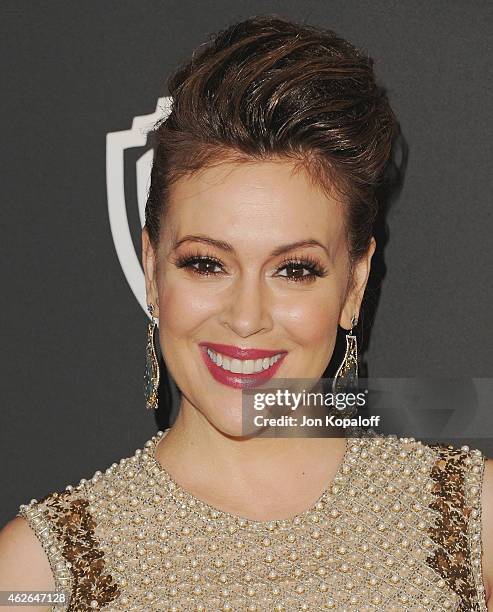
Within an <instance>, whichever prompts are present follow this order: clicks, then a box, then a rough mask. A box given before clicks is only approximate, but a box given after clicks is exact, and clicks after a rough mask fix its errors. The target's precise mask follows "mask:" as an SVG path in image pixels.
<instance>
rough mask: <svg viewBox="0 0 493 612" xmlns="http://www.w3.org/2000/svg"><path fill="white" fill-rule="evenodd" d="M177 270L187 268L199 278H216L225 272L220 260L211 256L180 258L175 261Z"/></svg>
mask: <svg viewBox="0 0 493 612" xmlns="http://www.w3.org/2000/svg"><path fill="white" fill-rule="evenodd" d="M175 265H176V267H177V268H187V269H188V270H190V271H191V272H192V273H193V274H197V275H199V276H216V275H217V274H219V273H220V272H221V271H223V269H224V268H223V265H222V263H221V262H220V261H219V259H217V258H215V257H212V256H209V255H206V256H204V255H188V256H183V257H179V258H178V259H177V260H176V261H175Z"/></svg>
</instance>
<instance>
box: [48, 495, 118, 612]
mask: <svg viewBox="0 0 493 612" xmlns="http://www.w3.org/2000/svg"><path fill="white" fill-rule="evenodd" d="M38 505H39V507H40V508H42V509H43V513H44V514H45V516H46V519H47V520H48V522H49V523H50V525H51V529H52V532H53V533H54V534H55V536H56V539H57V541H58V543H59V545H60V546H61V552H62V554H63V557H64V559H65V560H66V564H65V567H68V568H70V572H71V578H72V580H71V599H70V604H69V606H68V608H66V609H67V612H72V611H74V612H75V611H77V612H82V611H86V610H95V609H96V610H99V609H101V608H102V607H103V606H104V605H105V604H108V603H110V602H112V601H114V600H115V599H116V598H117V597H118V595H119V594H120V593H119V590H118V586H117V585H116V584H115V582H114V581H113V578H112V576H111V575H110V574H108V573H106V572H105V559H104V553H103V551H102V550H101V549H100V547H99V543H98V541H97V539H95V537H94V530H95V521H94V519H93V517H92V515H91V513H90V512H89V511H88V509H87V507H88V505H89V502H88V501H87V500H86V499H83V498H79V499H73V495H72V494H71V491H63V492H62V493H58V492H55V493H51V494H49V495H47V496H45V497H44V498H43V499H41V500H40V501H39V502H38Z"/></svg>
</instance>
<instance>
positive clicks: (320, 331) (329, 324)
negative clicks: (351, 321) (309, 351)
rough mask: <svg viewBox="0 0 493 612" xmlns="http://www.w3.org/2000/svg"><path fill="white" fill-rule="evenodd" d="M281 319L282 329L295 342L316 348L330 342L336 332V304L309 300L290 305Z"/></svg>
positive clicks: (337, 313)
mask: <svg viewBox="0 0 493 612" xmlns="http://www.w3.org/2000/svg"><path fill="white" fill-rule="evenodd" d="M279 316H281V315H280V313H279ZM282 319H283V327H284V329H285V330H286V332H287V333H288V335H289V336H290V337H291V338H292V339H293V340H295V342H296V343H297V344H299V345H300V346H305V347H306V348H313V349H314V350H317V349H319V348H322V347H323V346H326V345H327V344H330V342H331V340H332V339H333V338H335V336H336V334H337V324H338V321H339V310H338V304H336V303H334V304H323V303H322V304H321V303H320V302H318V301H311V302H310V303H307V304H304V305H297V306H292V307H291V308H289V310H287V311H285V312H284V313H283V314H282Z"/></svg>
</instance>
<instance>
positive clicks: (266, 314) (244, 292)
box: [220, 273, 273, 338]
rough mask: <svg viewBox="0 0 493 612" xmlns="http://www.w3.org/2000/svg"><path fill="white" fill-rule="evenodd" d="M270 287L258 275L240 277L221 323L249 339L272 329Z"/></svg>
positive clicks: (222, 314) (230, 295)
mask: <svg viewBox="0 0 493 612" xmlns="http://www.w3.org/2000/svg"><path fill="white" fill-rule="evenodd" d="M268 291H269V289H268V287H267V286H265V284H264V283H263V282H262V280H261V279H259V278H258V276H257V275H256V273H251V274H249V275H247V274H244V275H242V276H241V277H239V278H238V279H237V280H236V282H235V284H234V285H233V287H232V289H231V293H230V294H229V296H228V300H227V303H226V304H225V307H224V309H223V310H222V312H221V318H220V320H221V323H222V325H225V326H227V327H229V328H230V329H231V330H232V331H233V332H235V334H237V335H238V336H241V337H242V338H247V337H248V336H251V335H253V334H256V333H259V332H263V331H267V330H269V329H271V328H272V323H273V320H272V313H271V298H270V296H269V294H268Z"/></svg>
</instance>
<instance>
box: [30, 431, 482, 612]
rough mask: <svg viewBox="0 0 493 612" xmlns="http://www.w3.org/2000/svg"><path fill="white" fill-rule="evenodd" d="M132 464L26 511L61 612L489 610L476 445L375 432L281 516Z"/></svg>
mask: <svg viewBox="0 0 493 612" xmlns="http://www.w3.org/2000/svg"><path fill="white" fill-rule="evenodd" d="M165 433H166V432H164V434H163V432H158V433H157V435H156V436H154V437H153V438H151V439H150V440H149V441H148V442H146V444H145V445H144V447H143V448H142V449H139V450H137V451H136V452H135V454H134V456H132V457H129V458H126V459H122V460H121V461H120V462H119V463H118V464H117V463H114V464H113V465H112V466H111V467H109V468H108V469H107V470H106V471H105V472H104V473H101V472H96V474H94V476H93V477H92V478H91V479H89V480H84V479H83V480H82V481H81V482H80V484H79V485H78V486H76V487H72V486H68V487H67V488H66V490H64V491H62V492H54V493H51V494H50V495H47V496H46V497H44V498H43V499H42V500H40V501H36V500H32V501H31V503H30V504H28V505H22V506H21V507H20V510H19V515H21V516H24V517H25V518H26V519H27V520H28V522H29V525H30V526H31V528H32V529H33V530H34V532H35V533H36V535H37V536H38V538H39V540H40V541H41V543H42V545H43V548H44V550H45V552H46V554H47V556H48V558H49V560H50V564H51V567H52V571H53V574H54V576H55V584H56V587H57V589H59V590H60V591H66V592H67V593H69V596H70V598H69V603H68V604H67V605H65V606H61V605H58V606H54V607H53V608H52V609H53V610H70V611H82V610H88V611H89V610H107V611H110V610H115V611H116V610H118V611H125V612H130V611H142V612H143V611H149V612H150V611H158V610H159V611H161V610H183V611H189V610H197V611H199V610H202V611H206V610H207V611H208V612H213V611H218V610H258V611H271V610H286V611H298V610H314V611H319V610H338V611H340V612H344V611H358V612H364V611H368V612H369V611H371V612H380V611H382V610H385V611H391V610H393V611H398V612H402V611H407V610H409V611H413V612H417V611H418V610H420V611H432V612H440V611H442V610H443V611H447V612H450V611H451V610H454V611H460V612H476V611H478V612H486V610H487V608H486V602H485V589H484V584H483V579H482V573H481V554H482V553H481V505H480V495H481V484H482V476H483V469H484V459H485V458H484V456H483V455H482V453H481V452H480V451H479V450H469V449H468V448H467V447H462V448H455V447H453V446H447V445H427V444H424V443H421V442H419V441H415V440H414V439H412V438H409V439H406V438H396V437H394V436H380V435H376V434H374V433H372V434H371V435H370V434H364V435H363V436H362V437H351V438H348V439H347V446H346V452H345V455H344V458H343V461H342V463H341V465H340V467H339V470H338V472H337V474H336V476H335V478H334V480H333V481H332V482H331V483H330V484H328V486H327V488H326V490H325V491H324V492H323V493H322V495H321V496H320V498H319V499H318V501H317V502H316V503H314V504H313V505H312V507H310V508H309V509H307V510H306V511H305V512H303V513H301V514H298V515H297V516H294V517H292V518H291V519H287V520H273V521H253V520H248V519H244V518H241V517H239V516H235V515H232V514H229V513H226V512H223V511H220V510H218V509H215V508H213V507H211V506H210V505H208V504H206V503H204V502H202V501H201V500H199V499H197V498H196V497H194V496H193V495H192V494H190V493H189V492H187V491H186V490H184V489H183V488H181V487H180V486H179V485H178V484H177V483H176V482H174V480H173V479H172V477H171V476H170V475H169V474H168V473H167V472H166V471H165V470H164V469H163V467H162V466H161V465H160V464H159V463H158V461H157V459H156V457H155V449H156V446H157V444H158V443H159V441H160V439H161V438H162V436H163V435H165Z"/></svg>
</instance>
